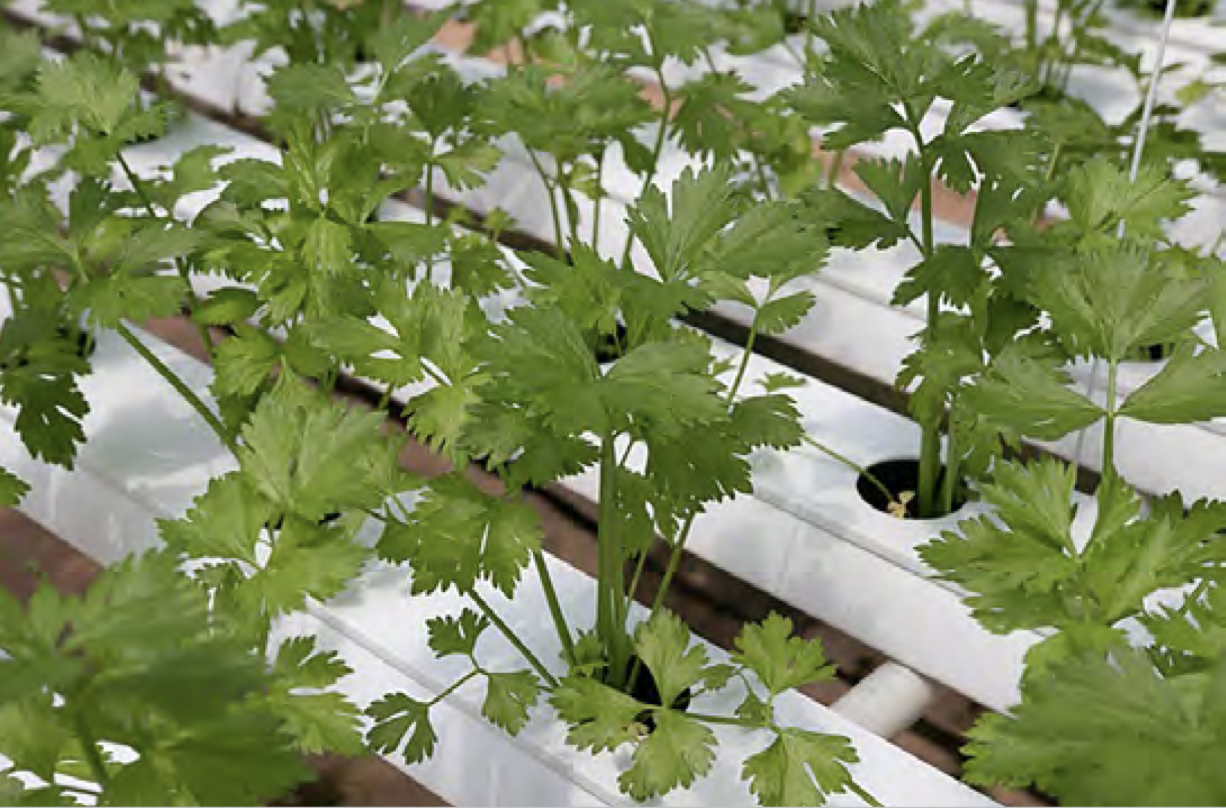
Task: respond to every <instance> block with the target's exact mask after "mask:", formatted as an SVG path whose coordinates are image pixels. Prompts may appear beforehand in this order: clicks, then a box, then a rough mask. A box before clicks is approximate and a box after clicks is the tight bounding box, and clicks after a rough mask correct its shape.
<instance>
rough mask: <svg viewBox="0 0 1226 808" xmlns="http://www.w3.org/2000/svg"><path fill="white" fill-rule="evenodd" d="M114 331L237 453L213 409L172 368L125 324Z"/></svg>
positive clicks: (236, 447)
mask: <svg viewBox="0 0 1226 808" xmlns="http://www.w3.org/2000/svg"><path fill="white" fill-rule="evenodd" d="M115 331H116V333H118V334H119V336H120V337H122V338H123V341H124V342H126V343H128V345H130V346H131V347H132V350H134V351H136V352H137V353H138V354H140V356H141V358H142V359H144V360H145V361H146V362H148V363H149V366H150V367H152V368H153V369H154V370H155V371H157V374H158V375H159V376H161V377H162V378H163V379H165V380H166V382H167V383H168V384H169V385H170V386H171V387H173V388H174V389H175V392H177V393H178V394H179V395H181V396H182V397H183V399H184V400H185V401H186V402H187V403H188V404H190V405H191V407H192V409H194V410H195V411H196V412H197V414H199V415H200V417H201V418H203V419H204V422H205V423H206V424H208V425H209V426H210V427H211V428H212V430H213V431H214V432H215V433H217V437H218V439H219V440H221V442H222V443H223V444H224V445H225V447H226V448H227V449H229V450H230V451H231V452H233V453H234V454H238V444H236V443H235V442H234V439H233V438H232V437H231V436H230V433H229V431H228V430H227V429H226V428H225V426H224V425H223V424H222V423H221V420H220V419H219V418H218V417H217V415H215V414H214V413H213V411H212V410H210V409H209V408H208V405H207V404H205V403H204V401H203V400H201V398H200V397H199V396H198V395H196V393H195V392H194V391H193V390H192V389H191V388H190V387H188V386H187V384H186V383H185V382H184V381H183V380H182V379H180V378H179V377H178V375H177V374H176V373H175V372H174V371H173V370H171V369H170V368H169V367H167V365H166V364H165V363H164V362H163V361H162V360H161V359H159V358H158V357H157V355H156V354H154V353H153V351H151V350H149V348H148V346H146V345H145V343H143V342H141V341H140V340H139V339H138V338H137V337H136V335H135V334H133V333H132V331H131V330H130V329H129V328H128V327H127V326H126V325H124V324H123V323H116V324H115Z"/></svg>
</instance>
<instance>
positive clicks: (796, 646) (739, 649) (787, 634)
mask: <svg viewBox="0 0 1226 808" xmlns="http://www.w3.org/2000/svg"><path fill="white" fill-rule="evenodd" d="M735 645H736V650H735V652H734V653H733V655H732V659H733V661H734V662H736V663H737V664H738V665H744V666H745V667H747V668H749V669H750V670H752V671H753V672H754V673H755V674H756V675H757V676H758V678H759V679H760V680H761V681H762V684H763V685H765V686H766V689H767V690H768V691H769V692H770V694H771V695H772V696H777V695H778V694H780V693H784V692H786V691H788V690H792V689H795V688H798V687H803V686H804V685H809V684H813V683H815V682H822V681H825V680H827V679H830V678H831V677H833V676H834V666H832V665H829V664H827V662H826V655H825V653H824V652H823V651H822V644H821V642H820V641H818V640H805V639H801V638H800V637H796V636H793V634H792V621H791V620H790V619H788V618H786V617H783V616H781V615H779V614H777V613H774V612H772V613H771V614H770V615H769V616H768V617H767V618H766V619H765V620H763V621H762V622H761V623H755V624H751V625H747V626H745V628H744V629H742V630H741V633H740V634H739V635H738V636H737V638H736V641H735Z"/></svg>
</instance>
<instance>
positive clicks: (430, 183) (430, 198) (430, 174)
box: [425, 137, 437, 283]
mask: <svg viewBox="0 0 1226 808" xmlns="http://www.w3.org/2000/svg"><path fill="white" fill-rule="evenodd" d="M436 145H437V144H436V143H435V138H433V137H431V138H430V158H429V159H428V160H426V204H425V207H426V227H434V149H435V147H436ZM426 281H427V282H430V283H433V282H434V253H430V254H429V255H428V256H426Z"/></svg>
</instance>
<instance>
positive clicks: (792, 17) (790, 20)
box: [783, 9, 809, 36]
mask: <svg viewBox="0 0 1226 808" xmlns="http://www.w3.org/2000/svg"><path fill="white" fill-rule="evenodd" d="M808 22H809V15H807V14H801V13H800V12H798V11H792V10H790V9H789V10H788V11H785V12H783V32H784V33H785V34H787V35H788V36H793V35H795V34H799V33H801V32H802V31H804V30H805V26H806V25H807V24H808Z"/></svg>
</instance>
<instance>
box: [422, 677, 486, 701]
mask: <svg viewBox="0 0 1226 808" xmlns="http://www.w3.org/2000/svg"><path fill="white" fill-rule="evenodd" d="M482 673H483V671H482V670H481V669H480V668H473V669H472V670H470V671H469V672H468V673H466V674H464V675H463V676H461V677H460V678H459V679H457V680H455V681H454V682H452V683H451V687H449V688H447V689H446V690H444V691H443V692H442V693H439V694H438V695H437V696H435V697H434V698H432V699H430V701H429V702H428V703H427V705H426V706H427V707H433V706H434V705H436V704H438V703H439V702H440V701H442V700H443V699H445V698H447V697H448V696H450V695H451V694H452V693H454V692H456V691H457V690H459V689H460V688H461V687H463V686H464V685H466V684H468V683H469V682H471V681H472V680H473V679H474V678H476V677H477V676H480V675H481V674H482Z"/></svg>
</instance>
